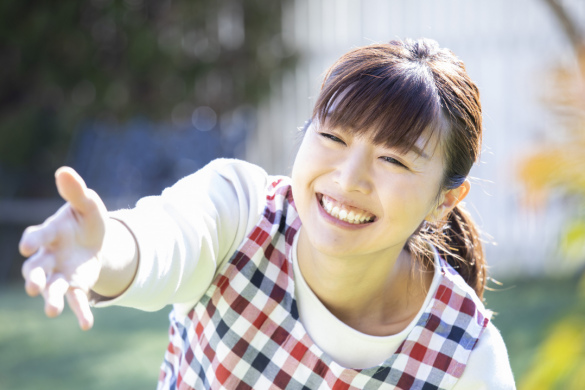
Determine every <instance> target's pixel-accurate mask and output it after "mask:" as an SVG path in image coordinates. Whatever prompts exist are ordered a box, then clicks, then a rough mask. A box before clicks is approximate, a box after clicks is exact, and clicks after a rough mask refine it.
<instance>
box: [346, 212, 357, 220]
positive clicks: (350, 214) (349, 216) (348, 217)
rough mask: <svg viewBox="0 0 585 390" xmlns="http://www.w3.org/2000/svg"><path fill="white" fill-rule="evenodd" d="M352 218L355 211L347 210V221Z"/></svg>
mask: <svg viewBox="0 0 585 390" xmlns="http://www.w3.org/2000/svg"><path fill="white" fill-rule="evenodd" d="M354 218H355V213H354V212H353V210H352V211H350V212H349V214H347V220H348V221H349V222H353V220H354Z"/></svg>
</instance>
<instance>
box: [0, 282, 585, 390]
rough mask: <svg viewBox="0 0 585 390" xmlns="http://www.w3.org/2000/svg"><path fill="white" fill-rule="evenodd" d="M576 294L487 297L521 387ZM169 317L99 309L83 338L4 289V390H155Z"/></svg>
mask: <svg viewBox="0 0 585 390" xmlns="http://www.w3.org/2000/svg"><path fill="white" fill-rule="evenodd" d="M576 286H577V280H575V279H562V280H561V279H557V280H555V279H544V280H531V281H517V282H506V283H504V286H503V287H499V289H500V291H497V292H491V291H488V292H486V299H487V302H488V307H489V308H491V309H492V310H494V311H496V312H498V313H499V314H498V315H497V316H496V318H495V320H494V323H495V324H496V326H497V327H498V328H499V329H500V331H501V332H502V335H503V337H504V340H505V341H506V344H507V346H508V351H509V353H510V359H511V362H512V369H513V371H514V373H515V376H516V380H517V381H518V379H519V378H520V377H521V376H522V374H523V373H524V372H526V370H527V368H528V367H529V365H530V362H531V359H532V356H533V355H534V353H535V351H536V348H537V346H538V343H539V342H540V341H541V340H542V339H543V337H545V336H546V334H547V330H548V329H549V328H550V326H551V324H552V323H554V321H555V320H556V319H557V318H559V317H560V316H562V315H565V314H568V313H570V312H575V311H579V312H581V313H583V314H585V307H584V305H583V304H582V302H581V303H579V301H578V300H577V294H576ZM169 310H170V307H169V308H168V309H164V310H162V311H160V312H157V313H144V312H139V311H136V310H132V309H125V308H106V309H97V310H94V314H95V325H94V328H93V329H92V330H91V331H89V332H83V331H81V330H80V329H79V328H78V326H77V321H76V320H75V318H74V316H73V314H72V313H71V311H69V309H66V311H65V312H64V313H63V315H62V316H60V317H58V318H55V319H48V318H46V317H45V316H44V314H43V303H42V299H41V298H34V299H33V298H29V297H28V296H26V294H25V293H24V289H23V288H22V286H20V285H18V286H11V287H9V288H7V287H4V288H0V389H10V390H12V389H18V390H26V389H35V390H36V389H41V388H42V389H63V390H66V389H88V390H90V389H112V388H122V389H153V388H155V387H156V381H157V377H158V371H159V366H160V363H161V362H162V356H163V353H164V350H165V348H166V344H167V334H166V332H167V315H168V311H169Z"/></svg>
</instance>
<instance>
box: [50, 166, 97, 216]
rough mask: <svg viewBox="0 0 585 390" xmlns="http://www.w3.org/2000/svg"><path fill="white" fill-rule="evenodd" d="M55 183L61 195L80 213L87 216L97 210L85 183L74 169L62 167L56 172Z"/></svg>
mask: <svg viewBox="0 0 585 390" xmlns="http://www.w3.org/2000/svg"><path fill="white" fill-rule="evenodd" d="M55 182H56V184H57V190H58V191H59V195H61V197H62V198H63V199H65V200H66V201H67V202H69V203H70V204H71V206H72V207H73V208H74V209H75V210H76V211H77V212H79V213H81V214H85V213H87V212H91V211H93V210H94V209H95V205H94V202H93V201H92V199H90V198H88V192H89V191H88V188H87V186H86V184H85V181H83V179H82V178H81V176H79V174H78V173H77V172H75V170H74V169H73V168H69V167H61V168H59V169H58V170H57V172H55Z"/></svg>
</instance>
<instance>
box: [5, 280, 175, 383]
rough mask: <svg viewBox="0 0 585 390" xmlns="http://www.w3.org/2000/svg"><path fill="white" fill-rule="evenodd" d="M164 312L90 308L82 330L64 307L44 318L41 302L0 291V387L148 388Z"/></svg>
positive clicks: (161, 347) (18, 291)
mask: <svg viewBox="0 0 585 390" xmlns="http://www.w3.org/2000/svg"><path fill="white" fill-rule="evenodd" d="M169 310H170V307H169V308H168V309H164V310H162V311H160V312H156V313H145V312H140V311H138V310H133V309H127V308H118V307H112V308H104V309H96V310H94V315H95V325H94V327H93V329H92V330H90V331H88V332H84V331H82V330H80V329H79V327H78V325H77V320H76V319H75V316H74V315H73V313H72V312H71V311H70V310H69V309H66V310H65V311H64V313H63V314H62V315H61V316H60V317H57V318H53V319H49V318H46V317H45V316H44V313H43V301H42V298H34V299H33V298H30V297H28V296H27V295H26V294H25V292H24V290H23V288H22V287H21V286H14V287H11V288H3V289H0V389H6V390H9V389H10V390H12V389H18V390H25V389H30V390H32V389H60V390H61V389H62V390H65V389H87V390H90V389H154V388H156V381H157V378H158V372H159V367H160V364H161V362H162V357H163V353H164V351H165V349H166V344H167V330H168V327H167V324H168V319H167V316H168V311H169Z"/></svg>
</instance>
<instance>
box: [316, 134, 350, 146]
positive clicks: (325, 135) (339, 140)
mask: <svg viewBox="0 0 585 390" xmlns="http://www.w3.org/2000/svg"><path fill="white" fill-rule="evenodd" d="M319 134H320V135H321V137H324V138H327V139H330V140H331V141H333V142H338V143H340V144H344V145H345V142H343V141H342V140H341V139H339V138H337V137H336V136H334V135H333V134H329V133H319Z"/></svg>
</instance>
